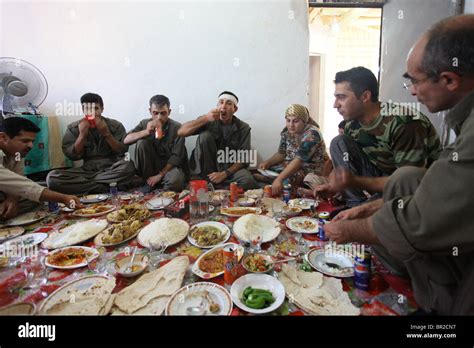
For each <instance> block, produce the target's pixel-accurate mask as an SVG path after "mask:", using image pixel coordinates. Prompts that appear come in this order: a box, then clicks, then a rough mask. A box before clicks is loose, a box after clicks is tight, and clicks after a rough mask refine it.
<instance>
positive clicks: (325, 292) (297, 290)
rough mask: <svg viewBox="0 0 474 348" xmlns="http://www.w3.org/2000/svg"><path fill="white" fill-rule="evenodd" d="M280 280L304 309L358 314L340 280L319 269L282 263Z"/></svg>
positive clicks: (319, 312) (290, 295)
mask: <svg viewBox="0 0 474 348" xmlns="http://www.w3.org/2000/svg"><path fill="white" fill-rule="evenodd" d="M278 278H279V280H280V281H281V283H282V284H283V286H284V287H285V292H286V294H287V296H288V298H290V299H291V300H293V301H294V303H295V304H296V305H297V306H298V307H300V308H301V309H303V310H304V311H306V312H308V313H311V314H315V315H359V314H360V310H359V308H357V307H355V306H354V305H353V304H352V303H351V300H350V299H349V295H348V294H347V293H346V292H344V291H343V290H342V283H341V280H340V279H336V278H331V277H325V276H323V275H322V274H321V273H319V272H305V271H302V270H300V269H297V268H295V267H293V266H289V265H286V264H285V265H283V266H282V270H281V272H280V275H279V277H278Z"/></svg>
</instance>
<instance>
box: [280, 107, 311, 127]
mask: <svg viewBox="0 0 474 348" xmlns="http://www.w3.org/2000/svg"><path fill="white" fill-rule="evenodd" d="M288 116H291V117H297V118H299V119H301V120H302V121H303V122H304V123H309V124H311V125H313V126H316V127H318V128H319V125H318V123H317V122H316V121H315V120H313V119H312V118H311V117H310V116H309V110H308V108H307V107H306V106H303V105H300V104H291V105H290V106H288V107H287V108H286V111H285V118H286V117H288Z"/></svg>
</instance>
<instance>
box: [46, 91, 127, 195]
mask: <svg viewBox="0 0 474 348" xmlns="http://www.w3.org/2000/svg"><path fill="white" fill-rule="evenodd" d="M81 104H82V110H83V112H84V116H85V117H84V118H83V119H82V120H79V121H75V122H73V123H71V124H70V125H68V127H67V130H66V133H65V134H64V137H63V145H62V147H63V152H64V154H65V155H66V156H67V157H68V158H70V159H71V160H72V161H78V160H83V161H84V163H83V165H82V166H81V167H77V168H70V169H60V170H53V171H51V172H50V173H49V174H48V177H47V178H46V182H47V184H48V187H49V188H51V189H54V190H56V191H59V192H63V193H70V194H87V193H105V192H108V191H109V185H110V184H111V183H114V182H115V183H117V185H118V187H119V189H126V188H128V187H125V186H124V185H125V184H126V183H128V182H129V181H130V180H131V179H132V178H133V176H134V175H135V166H134V165H133V162H132V161H131V160H128V159H127V158H126V157H125V158H123V157H124V155H125V152H126V151H127V149H128V146H126V145H124V143H123V139H124V138H125V134H126V133H125V128H124V126H123V125H122V124H121V123H120V122H119V121H117V120H114V119H111V118H107V117H104V116H102V112H103V111H104V102H103V100H102V97H101V96H100V95H98V94H95V93H86V94H84V95H83V96H82V97H81Z"/></svg>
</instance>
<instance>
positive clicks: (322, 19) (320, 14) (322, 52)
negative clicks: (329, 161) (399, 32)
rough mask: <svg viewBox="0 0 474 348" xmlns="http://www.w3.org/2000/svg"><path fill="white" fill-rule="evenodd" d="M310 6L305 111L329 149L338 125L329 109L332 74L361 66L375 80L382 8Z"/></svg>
mask: <svg viewBox="0 0 474 348" xmlns="http://www.w3.org/2000/svg"><path fill="white" fill-rule="evenodd" d="M312 6H315V7H310V8H309V17H308V18H309V33H310V45H309V55H310V57H309V62H310V67H309V69H310V72H309V88H308V93H309V110H310V114H311V116H312V117H313V118H314V119H315V120H316V121H317V122H318V123H319V125H320V127H321V131H322V133H323V136H324V141H325V142H326V144H327V146H329V144H330V142H331V140H332V139H333V138H334V137H335V136H336V135H337V134H338V128H337V125H338V124H339V122H341V121H342V116H341V115H339V113H338V112H337V111H336V110H335V109H334V108H333V104H334V83H333V80H334V76H335V74H336V72H338V71H342V70H347V69H350V68H353V67H356V66H364V67H366V68H368V69H370V70H371V71H372V72H373V73H374V74H375V76H379V71H380V39H381V29H382V8H381V7H375V8H374V7H370V8H361V7H355V6H357V5H354V7H333V6H331V7H320V5H312ZM316 6H318V7H316Z"/></svg>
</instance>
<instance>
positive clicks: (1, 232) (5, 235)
mask: <svg viewBox="0 0 474 348" xmlns="http://www.w3.org/2000/svg"><path fill="white" fill-rule="evenodd" d="M24 232H25V229H24V228H23V227H4V228H0V243H1V242H3V241H5V240H7V239H11V238H15V237H18V236H20V235H22V234H23V233H24Z"/></svg>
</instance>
